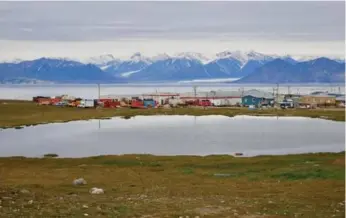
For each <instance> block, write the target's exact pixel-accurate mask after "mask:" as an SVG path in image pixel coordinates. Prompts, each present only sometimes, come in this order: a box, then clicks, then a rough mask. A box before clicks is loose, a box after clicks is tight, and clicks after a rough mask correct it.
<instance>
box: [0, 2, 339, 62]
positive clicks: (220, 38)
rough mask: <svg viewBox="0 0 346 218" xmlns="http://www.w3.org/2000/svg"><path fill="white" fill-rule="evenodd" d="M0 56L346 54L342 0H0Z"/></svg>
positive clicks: (27, 57) (332, 55)
mask: <svg viewBox="0 0 346 218" xmlns="http://www.w3.org/2000/svg"><path fill="white" fill-rule="evenodd" d="M0 30H1V31H0V60H13V59H17V58H18V59H35V58H39V57H43V56H44V57H68V58H78V59H85V58H88V57H91V56H98V55H104V54H113V55H114V56H115V57H119V58H127V57H129V56H131V55H132V54H133V53H135V52H141V53H143V54H144V55H146V56H154V55H157V54H161V53H167V54H174V53H179V52H200V53H202V54H204V55H205V56H207V57H212V56H213V55H214V54H215V53H217V52H222V51H225V50H241V51H249V50H255V51H257V52H262V53H265V54H278V55H292V56H294V57H300V56H330V57H345V2H344V1H338V2H330V1H328V2H320V1H319V2H300V1H292V2H282V1H281V2H277V1H264V2H258V1H255V2H239V1H238V2H235V1H234V2H229V1H228V2H197V1H193V2H158V1H157V2H155V1H151V2H38V1H35V2H0Z"/></svg>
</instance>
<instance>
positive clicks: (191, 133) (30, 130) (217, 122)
mask: <svg viewBox="0 0 346 218" xmlns="http://www.w3.org/2000/svg"><path fill="white" fill-rule="evenodd" d="M344 146H345V123H344V122H335V121H327V120H321V119H311V118H300V117H251V116H236V117H233V118H230V117H225V116H201V117H194V116H136V117H133V118H131V119H129V120H125V119H121V118H113V119H111V120H90V121H75V122H70V123H55V124H47V125H39V126H34V127H26V128H24V129H19V130H16V129H5V130H1V131H0V156H16V155H21V156H34V157H36V156H42V155H43V154H45V153H57V154H58V155H59V156H60V157H85V156H96V155H102V154H129V153H132V154H133V153H136V154H139V153H146V154H155V155H209V154H232V153H234V152H243V153H244V154H245V155H249V156H252V155H260V154H289V153H291V154H292V153H305V152H339V151H343V150H344Z"/></svg>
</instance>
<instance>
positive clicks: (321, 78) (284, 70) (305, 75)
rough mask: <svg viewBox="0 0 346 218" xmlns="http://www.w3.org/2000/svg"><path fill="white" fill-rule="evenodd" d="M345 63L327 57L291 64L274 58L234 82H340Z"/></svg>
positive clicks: (342, 80) (343, 77)
mask: <svg viewBox="0 0 346 218" xmlns="http://www.w3.org/2000/svg"><path fill="white" fill-rule="evenodd" d="M342 82H345V63H339V62H337V61H334V60H331V59H328V58H323V57H322V58H317V59H315V60H310V61H305V62H299V63H295V64H292V63H290V62H288V61H285V60H282V59H275V60H273V61H271V62H269V63H267V64H265V65H263V66H261V67H259V68H258V69H256V70H254V72H252V73H251V74H249V75H247V76H245V77H243V78H241V79H240V80H237V81H235V82H234V83H342Z"/></svg>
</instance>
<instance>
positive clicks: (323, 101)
mask: <svg viewBox="0 0 346 218" xmlns="http://www.w3.org/2000/svg"><path fill="white" fill-rule="evenodd" d="M335 103H336V102H335V97H332V96H310V95H306V96H302V97H300V99H299V104H303V105H312V104H314V105H335Z"/></svg>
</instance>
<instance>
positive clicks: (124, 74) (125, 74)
mask: <svg viewBox="0 0 346 218" xmlns="http://www.w3.org/2000/svg"><path fill="white" fill-rule="evenodd" d="M139 71H141V70H133V71H129V72H125V73H122V74H120V76H122V77H125V78H127V77H129V76H131V75H132V74H134V73H138V72H139Z"/></svg>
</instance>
